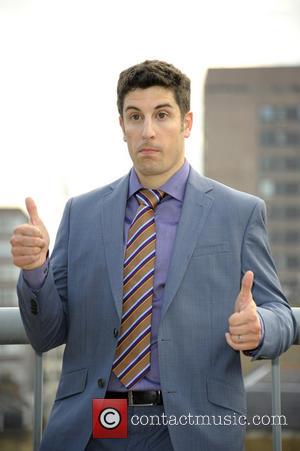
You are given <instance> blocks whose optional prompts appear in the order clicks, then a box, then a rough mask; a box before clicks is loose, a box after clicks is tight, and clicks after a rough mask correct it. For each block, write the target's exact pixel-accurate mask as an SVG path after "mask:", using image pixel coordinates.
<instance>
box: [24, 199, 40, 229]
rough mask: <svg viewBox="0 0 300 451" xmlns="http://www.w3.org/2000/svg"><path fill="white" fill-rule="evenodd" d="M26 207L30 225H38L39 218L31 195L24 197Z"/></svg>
mask: <svg viewBox="0 0 300 451" xmlns="http://www.w3.org/2000/svg"><path fill="white" fill-rule="evenodd" d="M25 204H26V209H27V211H28V214H29V221H30V223H31V224H32V225H35V226H39V225H41V224H42V221H41V220H40V217H39V214H38V210H37V206H36V203H35V202H34V200H33V199H32V197H26V199H25Z"/></svg>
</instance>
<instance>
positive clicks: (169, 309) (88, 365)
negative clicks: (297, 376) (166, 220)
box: [18, 169, 295, 451]
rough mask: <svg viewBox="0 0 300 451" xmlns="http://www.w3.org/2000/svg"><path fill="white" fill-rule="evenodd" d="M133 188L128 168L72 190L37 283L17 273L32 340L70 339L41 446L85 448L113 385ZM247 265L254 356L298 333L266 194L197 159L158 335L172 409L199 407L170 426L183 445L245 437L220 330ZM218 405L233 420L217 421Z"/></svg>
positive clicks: (223, 446)
mask: <svg viewBox="0 0 300 451" xmlns="http://www.w3.org/2000/svg"><path fill="white" fill-rule="evenodd" d="M127 192H128V176H126V177H124V178H122V179H120V180H117V181H115V182H114V183H112V184H111V185H108V186H105V187H104V188H101V189H98V190H95V191H92V192H90V193H87V194H84V195H81V196H78V197H75V198H73V199H71V200H69V201H68V203H67V205H66V208H65V211H64V215H63V218H62V221H61V224H60V227H59V230H58V234H57V238H56V243H55V247H54V250H53V253H52V256H51V262H50V270H49V273H48V275H47V278H46V280H45V282H44V285H43V287H42V288H41V290H40V291H39V292H38V293H34V292H32V291H31V290H30V289H29V287H28V286H27V284H26V282H25V281H24V280H23V277H22V275H21V277H20V278H19V283H18V295H19V302H20V309H21V314H22V318H23V322H24V325H25V328H26V331H27V334H28V337H29V339H30V342H31V344H32V346H33V347H34V349H35V350H36V351H38V352H45V351H47V350H49V349H52V348H54V347H56V346H59V345H61V344H63V343H66V347H65V351H64V357H63V367H62V373H61V378H60V382H59V386H58V390H57V395H56V399H55V402H54V406H53V409H52V412H51V415H50V418H49V421H48V425H47V427H46V429H45V431H44V435H43V440H42V444H41V448H40V449H41V450H42V451H66V450H67V451H69V450H70V451H83V450H84V448H85V446H86V444H87V442H88V440H89V437H90V435H91V432H92V399H94V398H102V397H104V396H105V391H106V388H107V382H108V380H109V377H110V372H111V368H112V363H113V359H114V354H115V348H116V344H117V338H116V337H115V335H116V334H115V329H119V327H120V318H121V311H122V273H123V255H124V249H123V226H124V215H125V208H126V202H127ZM247 270H252V271H253V272H254V275H255V283H254V287H253V297H254V299H255V302H256V303H257V306H258V311H259V313H260V315H261V317H262V320H263V323H264V331H265V336H264V341H263V345H262V346H261V348H260V350H259V352H258V354H257V356H256V358H273V357H275V356H278V355H279V354H281V353H282V352H284V351H286V350H287V349H288V347H289V346H290V345H291V344H292V342H293V340H294V334H295V323H294V319H293V316H292V313H291V309H290V307H289V305H288V303H287V301H286V299H285V297H284V295H283V294H282V291H281V287H280V283H279V281H278V277H277V274H276V270H275V267H274V264H273V261H272V258H271V256H270V249H269V245H268V239H267V233H266V228H265V205H264V202H263V201H262V200H261V199H259V198H257V197H254V196H251V195H248V194H245V193H241V192H239V191H236V190H233V189H231V188H229V187H226V186H224V185H222V184H220V183H218V182H215V181H213V180H210V179H208V178H206V177H203V176H200V175H199V174H198V173H197V172H195V171H194V170H193V169H191V172H190V175H189V179H188V182H187V187H186V193H185V198H184V202H183V207H182V214H181V218H180V222H179V225H178V229H177V235H176V240H175V242H174V248H173V254H172V259H171V266H170V268H169V273H168V279H167V283H166V286H165V292H164V299H163V305H162V315H161V323H160V328H159V336H158V349H159V367H160V380H161V389H162V392H163V399H164V408H165V413H166V415H168V416H170V418H171V416H173V415H175V416H176V418H177V420H178V419H179V417H181V416H182V415H186V416H188V415H190V418H192V416H198V417H197V418H198V419H196V417H194V422H195V423H196V425H189V424H188V425H185V426H174V425H172V426H171V425H170V426H169V431H170V436H171V440H172V443H173V447H174V450H175V451H185V450H189V451H193V450H195V451H196V450H201V451H216V450H220V451H221V450H222V451H227V450H228V451H235V450H236V451H237V450H241V449H242V448H243V441H244V433H245V428H244V427H243V426H237V425H229V424H228V423H230V422H234V416H235V417H238V416H239V415H243V414H245V413H246V405H245V404H246V403H245V393H244V385H243V379H242V374H241V366H240V353H239V352H236V351H234V350H233V349H232V348H230V347H229V346H228V344H227V343H226V340H225V336H224V335H225V332H226V331H227V330H228V318H229V316H230V315H231V314H232V313H233V311H234V303H235V300H236V297H237V295H238V293H239V290H240V284H241V277H242V275H243V274H244V273H245V271H247ZM32 302H33V303H36V304H37V309H31V304H32ZM201 415H203V416H204V415H208V416H211V417H210V420H208V417H205V418H206V420H205V419H204V423H205V421H206V422H210V425H206V426H205V425H202V426H201V422H202V420H201V417H199V416H201ZM213 416H214V417H215V418H216V420H213ZM219 416H221V417H222V418H223V419H224V418H227V420H226V419H225V420H224V421H225V422H226V421H227V424H226V425H224V426H222V425H213V423H214V422H216V423H218V418H220V417H219ZM172 418H173V419H174V417H172ZM182 418H184V417H182ZM189 421H190V420H189ZM222 421H223V420H222ZM190 422H191V421H190Z"/></svg>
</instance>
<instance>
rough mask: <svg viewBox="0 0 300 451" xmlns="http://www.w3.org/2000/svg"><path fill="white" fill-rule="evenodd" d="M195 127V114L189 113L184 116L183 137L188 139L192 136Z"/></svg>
mask: <svg viewBox="0 0 300 451" xmlns="http://www.w3.org/2000/svg"><path fill="white" fill-rule="evenodd" d="M192 126H193V113H192V112H191V111H189V112H188V113H186V115H185V116H184V120H183V136H184V137H185V138H188V137H189V136H190V133H191V130H192Z"/></svg>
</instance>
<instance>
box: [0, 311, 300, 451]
mask: <svg viewBox="0 0 300 451" xmlns="http://www.w3.org/2000/svg"><path fill="white" fill-rule="evenodd" d="M292 310H293V313H294V316H295V318H296V320H297V323H298V336H297V338H296V341H295V343H294V344H295V345H300V307H295V308H293V309H292ZM28 343H29V341H28V338H27V336H26V333H25V330H24V326H23V323H22V320H21V316H20V310H19V308H18V307H0V344H4V345H7V344H28ZM34 374H35V377H34V414H33V450H34V451H37V450H38V447H39V444H40V441H41V437H42V418H43V408H42V406H43V357H42V355H41V354H37V353H36V354H35V373H34ZM272 415H275V416H277V415H278V416H280V415H281V388H280V364H279V358H276V359H273V360H272ZM272 429H273V430H272V433H273V451H282V446H281V425H280V424H275V425H273V426H272Z"/></svg>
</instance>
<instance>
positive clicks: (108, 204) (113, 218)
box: [102, 175, 129, 319]
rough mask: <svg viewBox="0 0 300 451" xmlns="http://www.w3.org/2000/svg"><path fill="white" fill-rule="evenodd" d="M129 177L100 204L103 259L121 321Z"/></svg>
mask: <svg viewBox="0 0 300 451" xmlns="http://www.w3.org/2000/svg"><path fill="white" fill-rule="evenodd" d="M128 180H129V176H128V175H127V176H125V177H124V178H122V179H121V180H120V181H119V182H117V184H116V185H113V186H112V191H111V192H110V193H109V194H108V195H107V196H106V197H105V199H104V201H103V204H102V230H103V239H104V249H105V257H106V262H107V269H108V274H109V280H110V285H111V290H112V293H113V297H114V301H115V307H116V310H117V313H118V315H119V317H120V319H121V315H122V293H123V261H124V244H123V233H124V220H125V210H126V203H127V194H128Z"/></svg>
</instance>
